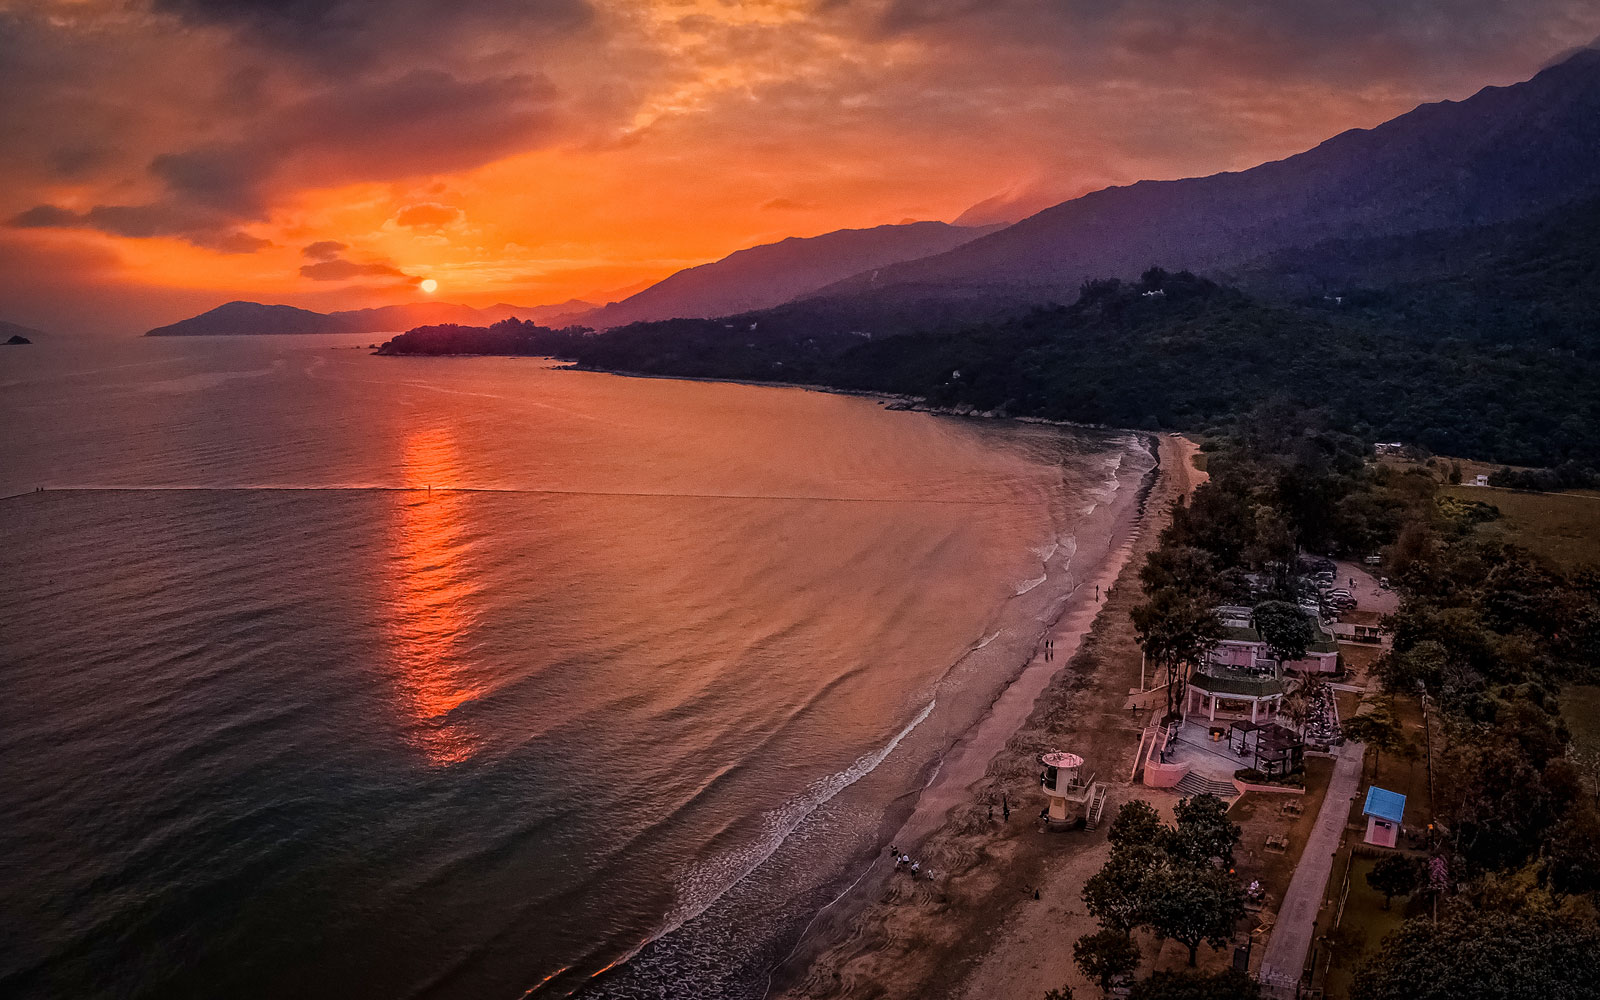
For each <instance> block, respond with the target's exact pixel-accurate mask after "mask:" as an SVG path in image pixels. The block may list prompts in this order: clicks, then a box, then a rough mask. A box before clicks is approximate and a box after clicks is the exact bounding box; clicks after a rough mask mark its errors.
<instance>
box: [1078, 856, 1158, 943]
mask: <svg viewBox="0 0 1600 1000" xmlns="http://www.w3.org/2000/svg"><path fill="white" fill-rule="evenodd" d="M1165 861H1166V854H1165V852H1163V851H1162V850H1161V848H1159V847H1154V846H1151V845H1148V844H1133V845H1129V846H1125V847H1114V848H1112V850H1111V857H1110V859H1109V860H1107V861H1106V863H1105V864H1104V865H1103V866H1102V867H1101V868H1100V870H1099V871H1097V872H1095V873H1094V874H1093V875H1091V876H1089V878H1088V880H1087V881H1085V882H1084V883H1083V903H1084V905H1085V906H1086V907H1088V910H1089V913H1090V914H1091V915H1092V916H1093V917H1094V918H1095V919H1096V920H1099V921H1100V926H1102V927H1107V928H1111V929H1113V930H1120V931H1124V932H1126V931H1131V930H1133V928H1135V927H1137V926H1139V925H1140V924H1141V923H1143V922H1144V916H1145V912H1144V911H1145V891H1146V888H1147V885H1148V884H1149V878H1150V875H1151V873H1152V872H1155V871H1158V870H1160V868H1161V867H1162V865H1163V863H1164V862H1165Z"/></svg>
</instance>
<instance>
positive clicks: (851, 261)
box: [577, 222, 1003, 329]
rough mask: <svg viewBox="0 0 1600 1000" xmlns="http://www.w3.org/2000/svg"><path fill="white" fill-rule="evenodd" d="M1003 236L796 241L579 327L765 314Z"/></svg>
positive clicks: (941, 229)
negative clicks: (850, 281) (854, 280)
mask: <svg viewBox="0 0 1600 1000" xmlns="http://www.w3.org/2000/svg"><path fill="white" fill-rule="evenodd" d="M1001 228H1003V227H1002V226H999V225H993V226H979V227H972V226H952V225H948V224H946V223H943V222H910V223H904V224H902V225H898V226H877V227H876V228H873V229H840V230H837V231H835V232H831V233H824V234H823V235H821V236H813V237H809V238H802V237H796V236H791V237H789V238H788V239H786V240H780V241H779V242H777V243H766V244H763V245H761V246H755V247H750V248H749V249H747V250H740V251H737V252H735V253H731V254H729V255H728V256H726V257H724V258H722V259H721V260H718V261H713V262H711V263H709V264H701V265H700V266H698V267H690V268H686V269H684V270H682V271H679V272H677V273H676V274H673V275H671V276H670V277H667V278H665V279H663V280H661V281H659V282H657V283H656V284H654V285H651V286H650V287H649V288H646V289H645V290H644V291H642V292H639V293H637V294H635V295H631V296H629V297H628V298H626V299H623V300H622V301H621V302H613V303H611V304H609V305H607V306H606V307H605V308H603V309H597V310H595V311H594V312H592V313H588V314H587V315H584V316H581V317H578V320H577V321H578V322H581V323H583V324H584V325H586V326H593V327H596V328H598V329H606V328H610V327H616V326H624V325H626V324H628V323H637V322H640V321H643V320H659V319H678V318H689V319H695V318H707V317H711V316H728V315H731V314H733V313H742V312H750V311H752V310H756V309H768V308H771V307H772V306H776V305H781V304H782V303H784V302H788V301H789V300H791V299H794V298H798V297H800V296H804V295H807V294H809V293H811V292H815V291H817V290H818V289H820V288H823V287H825V286H827V285H830V284H832V283H834V282H836V281H841V280H843V279H845V278H848V277H850V276H851V275H854V274H858V273H861V272H863V271H871V270H872V269H874V268H880V267H884V266H886V265H889V264H894V263H898V262H900V261H907V260H914V259H916V258H919V257H926V256H928V255H930V254H937V253H942V252H944V251H946V250H950V249H952V248H954V247H957V246H960V245H962V244H964V243H968V242H971V241H972V240H974V239H977V238H978V237H980V236H983V235H985V234H987V233H992V232H994V231H996V230H998V229H1001Z"/></svg>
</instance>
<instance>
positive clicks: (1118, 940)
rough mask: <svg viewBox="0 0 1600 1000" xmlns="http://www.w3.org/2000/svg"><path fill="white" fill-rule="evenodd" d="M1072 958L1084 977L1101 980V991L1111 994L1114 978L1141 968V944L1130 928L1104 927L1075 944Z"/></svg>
mask: <svg viewBox="0 0 1600 1000" xmlns="http://www.w3.org/2000/svg"><path fill="white" fill-rule="evenodd" d="M1072 960H1073V961H1074V962H1077V963H1078V968H1079V969H1082V970H1083V974H1084V976H1085V977H1087V978H1089V979H1094V980H1098V981H1099V983H1100V990H1101V992H1103V993H1110V992H1111V982H1112V980H1114V979H1116V978H1118V977H1120V976H1126V975H1127V974H1129V973H1130V972H1132V971H1133V970H1134V969H1136V968H1138V966H1139V946H1138V945H1136V944H1134V943H1133V938H1132V937H1130V936H1129V935H1128V932H1127V931H1119V930H1115V929H1112V928H1103V929H1101V930H1098V931H1096V932H1094V933H1093V934H1085V935H1084V936H1083V937H1081V938H1079V939H1078V940H1077V941H1075V942H1074V943H1073V945H1072Z"/></svg>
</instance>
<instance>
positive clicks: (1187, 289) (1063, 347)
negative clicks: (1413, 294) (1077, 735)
mask: <svg viewBox="0 0 1600 1000" xmlns="http://www.w3.org/2000/svg"><path fill="white" fill-rule="evenodd" d="M752 325H753V327H752ZM513 327H514V328H515V329H513ZM457 329H458V332H457V333H454V334H449V333H447V332H441V330H440V328H433V329H432V330H431V331H414V332H413V334H408V335H406V337H405V338H397V339H396V340H395V341H391V342H390V344H388V345H385V351H386V352H387V353H472V352H473V350H474V346H475V345H476V346H480V347H481V346H483V345H484V344H485V338H488V337H491V336H495V337H497V338H498V343H497V344H495V345H494V347H493V350H490V351H482V353H513V354H515V353H523V354H549V355H554V356H559V357H564V358H569V359H572V360H575V361H577V362H578V363H580V364H582V365H584V366H587V367H593V368H604V369H611V370H621V371H630V372H639V373H647V374H662V375H682V376H697V377H720V378H733V379H745V380H771V381H786V382H794V383H801V384H822V385H831V386H836V387H840V388H847V389H856V390H866V391H877V392H891V393H903V394H908V395H913V396H918V397H922V398H924V399H926V400H927V401H928V402H929V403H930V404H931V405H934V406H940V407H950V408H970V409H973V410H978V411H986V412H987V411H992V412H997V413H1003V414H1008V415H1012V416H1038V417H1046V418H1053V419H1061V420H1072V421H1082V422H1088V423H1103V424H1111V425H1116V426H1128V427H1145V428H1172V429H1184V428H1194V427H1198V426H1202V425H1204V424H1206V423H1208V422H1210V421H1213V420H1215V419H1218V418H1222V417H1226V416H1229V415H1233V414H1237V413H1240V412H1243V411H1245V410H1249V409H1251V408H1253V407H1254V406H1255V405H1257V404H1258V403H1260V402H1261V401H1263V400H1266V399H1269V398H1277V397H1286V398H1287V399H1289V400H1291V401H1292V402H1294V403H1296V404H1298V405H1302V406H1305V407H1317V408H1321V409H1324V410H1326V411H1327V412H1328V414H1329V416H1330V418H1331V419H1332V420H1333V421H1334V422H1335V424H1336V425H1338V426H1341V427H1344V428H1346V429H1348V430H1350V431H1351V432H1353V433H1356V434H1358V435H1361V436H1362V437H1364V438H1365V439H1366V440H1400V441H1407V442H1413V443H1417V444H1421V445H1424V446H1425V447H1428V448H1430V449H1432V450H1434V451H1439V452H1444V453H1448V454H1456V455H1466V456H1472V457H1476V458H1481V459H1484V460H1488V461H1494V462H1509V463H1513V464H1528V465H1557V464H1560V463H1563V462H1567V461H1576V462H1578V463H1579V464H1580V465H1584V466H1590V467H1594V466H1600V390H1597V388H1596V387H1597V386H1600V350H1597V349H1596V345H1595V343H1594V339H1593V338H1590V339H1589V341H1588V342H1587V343H1586V344H1585V345H1583V346H1582V347H1581V348H1579V347H1559V346H1556V345H1554V344H1553V343H1552V342H1551V341H1550V339H1549V338H1547V337H1545V336H1540V335H1536V334H1530V335H1529V336H1527V337H1524V338H1522V339H1521V340H1520V341H1505V342H1489V343H1486V342H1485V341H1484V340H1483V338H1482V337H1480V336H1478V335H1468V336H1461V337H1454V338H1443V339H1441V338H1438V337H1434V336H1432V335H1428V336H1423V335H1419V334H1416V333H1414V332H1413V331H1412V328H1410V327H1408V325H1407V324H1405V323H1404V322H1400V321H1397V320H1396V319H1395V316H1394V314H1392V313H1383V312H1380V311H1377V310H1360V309H1351V310H1348V311H1346V310H1344V309H1342V308H1341V307H1336V306H1334V305H1332V304H1331V303H1328V302H1325V301H1322V300H1320V299H1319V300H1318V301H1317V303H1316V305H1315V306H1311V305H1303V304H1302V305H1276V304H1269V303H1265V302H1262V301H1260V300H1258V299H1255V298H1252V297H1251V296H1249V295H1247V294H1245V293H1243V292H1241V291H1239V290H1237V289H1234V288H1230V287H1226V286H1223V285H1219V284H1217V283H1215V282H1212V281H1209V280H1206V279H1203V278H1198V277H1195V276H1194V275H1191V274H1187V273H1179V274H1168V273H1166V272H1163V271H1160V270H1152V271H1150V272H1148V273H1147V274H1146V275H1145V276H1144V277H1143V278H1142V279H1141V280H1139V281H1137V282H1119V281H1116V280H1108V281H1098V282H1091V283H1089V284H1088V285H1086V286H1085V287H1084V289H1083V293H1082V295H1081V297H1080V298H1079V299H1078V301H1076V302H1075V303H1073V304H1072V305H1071V306H1054V307H1048V308H1041V309H1036V310H1034V311H1032V312H1031V313H1028V314H1026V315H1023V316H1017V317H1014V318H1011V319H1002V320H989V321H985V322H977V323H971V324H966V325H962V324H959V323H951V324H948V325H947V326H945V327H944V328H943V329H936V330H932V331H930V332H917V333H906V334H901V335H897V336H881V335H877V336H869V335H868V334H867V333H866V331H860V330H856V329H852V328H850V327H849V326H848V325H829V324H828V323H825V322H813V323H811V324H806V323H804V322H802V317H799V316H791V315H779V316H776V317H774V316H773V314H771V313H755V314H749V315H747V316H744V317H738V318H733V319H728V320H712V321H692V320H676V321H670V322H664V323H640V324H635V325H634V326H630V327H624V328H621V329H619V330H613V331H611V332H609V333H606V334H600V335H592V334H585V333H582V332H578V331H570V330H569V331H564V332H557V331H548V330H540V329H539V328H527V327H524V326H522V325H520V324H512V323H505V324H497V325H496V326H495V327H492V328H490V329H489V330H481V329H480V330H476V331H473V330H469V329H463V328H457ZM495 331H498V333H497V334H496V333H495ZM407 338H414V339H413V340H411V341H410V342H407Z"/></svg>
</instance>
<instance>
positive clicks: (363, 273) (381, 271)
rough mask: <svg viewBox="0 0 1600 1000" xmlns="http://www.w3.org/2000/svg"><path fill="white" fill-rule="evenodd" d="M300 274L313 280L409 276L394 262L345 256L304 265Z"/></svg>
mask: <svg viewBox="0 0 1600 1000" xmlns="http://www.w3.org/2000/svg"><path fill="white" fill-rule="evenodd" d="M300 274H301V276H302V277H306V278H310V279H311V280H312V281H349V280H350V279H351V278H363V277H371V276H374V275H377V276H383V277H396V278H404V277H408V275H407V274H406V273H405V272H404V271H402V270H400V269H399V268H398V267H395V266H394V265H393V264H383V263H373V264H358V263H356V262H355V261H353V260H346V259H345V258H343V257H335V258H334V259H332V260H322V261H318V262H317V263H315V264H305V265H302V266H301V268H300Z"/></svg>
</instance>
